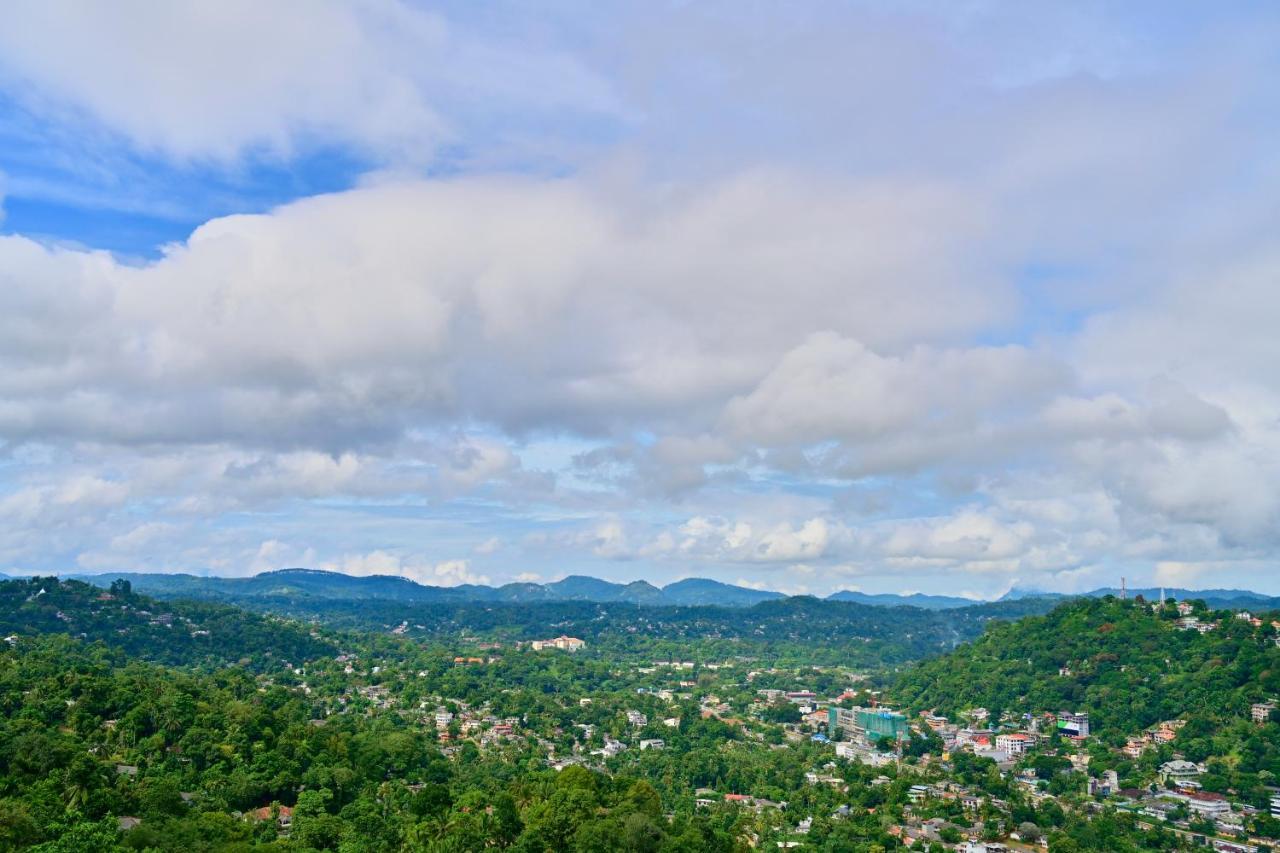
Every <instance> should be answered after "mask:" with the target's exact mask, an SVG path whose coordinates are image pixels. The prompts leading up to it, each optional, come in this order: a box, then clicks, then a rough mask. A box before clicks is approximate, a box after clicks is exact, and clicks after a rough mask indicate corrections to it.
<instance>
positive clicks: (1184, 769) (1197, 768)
mask: <svg viewBox="0 0 1280 853" xmlns="http://www.w3.org/2000/svg"><path fill="white" fill-rule="evenodd" d="M1202 773H1204V766H1203V765H1200V764H1196V763H1194V762H1191V761H1183V760H1182V759H1175V760H1173V761H1166V762H1165V763H1164V764H1161V765H1160V781H1161V782H1163V783H1165V784H1168V783H1170V782H1173V783H1174V784H1177V783H1178V782H1181V781H1184V780H1192V781H1194V780H1195V779H1196V778H1197V777H1199V776H1200V774H1202Z"/></svg>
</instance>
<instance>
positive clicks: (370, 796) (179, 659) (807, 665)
mask: <svg viewBox="0 0 1280 853" xmlns="http://www.w3.org/2000/svg"><path fill="white" fill-rule="evenodd" d="M1035 606H1041V607H1042V606H1043V602H1040V603H1038V604H1035V605H1029V604H1027V603H1018V602H1012V603H1007V604H1004V605H999V606H997V605H988V606H986V607H984V608H961V609H957V610H952V611H946V612H930V611H925V610H918V609H913V608H873V607H866V606H862V605H857V604H847V603H839V602H820V601H815V600H813V599H802V598H801V599H788V600H780V601H769V602H763V603H760V604H757V605H755V606H753V607H750V608H733V609H730V608H643V609H637V608H636V607H634V606H633V605H626V604H610V605H602V604H598V603H590V602H559V603H541V604H537V605H531V606H529V607H527V608H512V607H508V606H504V605H493V604H490V605H484V606H477V605H475V604H465V605H463V604H457V605H443V606H442V605H430V606H426V605H420V604H419V605H413V606H410V605H405V604H403V603H396V602H387V601H369V600H362V601H348V602H341V601H329V602H327V603H326V605H325V609H324V612H319V608H318V606H317V611H316V612H312V611H311V610H308V609H303V610H301V611H299V612H297V613H296V614H295V615H298V616H305V617H306V621H297V620H294V619H291V618H288V617H287V616H285V615H281V614H280V613H276V614H265V613H255V612H250V611H247V610H244V609H240V608H237V607H234V606H230V605H226V604H219V603H211V602H189V601H180V600H174V601H157V600H154V599H151V598H148V597H146V596H142V595H139V594H137V593H135V592H134V591H133V590H132V589H131V587H130V585H129V584H128V583H127V582H126V581H123V580H122V581H118V582H116V583H113V584H111V585H110V587H109V588H107V589H103V588H100V587H94V586H90V585H87V584H84V583H80V582H77V581H63V582H59V581H57V580H56V579H53V578H36V579H32V580H30V581H10V582H5V583H0V625H3V626H4V631H5V632H6V636H5V640H4V642H3V643H0V849H25V848H30V849H35V850H39V851H43V853H54V851H57V853H64V851H66V853H70V851H84V850H93V851H127V850H157V851H187V850H195V851H211V852H212V851H219V853H230V852H231V851H243V850H250V849H253V850H258V849H262V850H279V851H321V850H336V851H343V853H391V851H404V850H408V851H470V850H486V849H508V850H517V851H529V853H532V851H583V853H586V851H607V850H636V851H655V853H658V852H659V851H661V853H675V851H704V850H706V851H735V853H738V851H745V850H748V849H752V848H762V847H774V846H775V845H776V844H779V843H781V844H788V845H798V846H803V847H804V848H805V849H819V850H828V851H849V853H884V851H890V850H894V849H898V848H900V847H902V846H903V835H902V833H903V832H904V831H907V830H908V829H909V827H924V826H929V827H933V830H932V831H933V833H934V840H933V841H928V840H926V841H924V842H922V844H921V845H918V847H922V848H923V849H926V850H929V851H938V850H944V849H951V847H952V846H954V844H955V843H957V842H958V841H959V840H960V839H961V838H962V836H963V835H965V834H967V835H968V836H969V837H975V834H977V836H980V837H983V838H987V839H993V840H994V839H1006V838H1007V837H1008V836H1009V834H1010V833H1014V832H1017V833H1019V834H1020V835H1021V836H1022V837H1026V838H1032V837H1033V836H1043V837H1046V838H1048V839H1049V841H1050V850H1051V851H1053V853H1058V851H1068V852H1069V851H1082V850H1114V851H1147V850H1151V851H1155V850H1173V849H1181V848H1182V847H1184V846H1186V845H1187V844H1189V842H1188V841H1187V840H1186V839H1185V838H1182V837H1180V836H1178V835H1176V834H1174V833H1172V832H1170V831H1169V830H1167V829H1165V828H1163V827H1157V826H1151V825H1149V824H1146V823H1143V821H1142V820H1141V819H1140V817H1139V816H1138V815H1137V814H1136V813H1133V812H1124V811H1114V810H1112V809H1111V808H1110V807H1107V808H1105V809H1102V810H1098V809H1096V808H1092V806H1091V804H1089V803H1087V802H1085V801H1084V800H1083V799H1082V798H1081V797H1080V796H1079V794H1078V793H1075V792H1078V791H1079V790H1080V788H1081V785H1082V781H1081V780H1082V779H1083V777H1080V778H1076V776H1075V775H1074V774H1073V773H1072V772H1070V768H1066V769H1064V768H1063V767H1062V766H1061V765H1063V764H1064V761H1063V759H1061V758H1058V757H1053V754H1052V752H1050V753H1048V754H1046V755H1045V756H1036V757H1035V758H1034V760H1033V759H1031V758H1028V759H1027V760H1026V762H1025V766H1024V768H1023V770H1022V771H1019V772H1021V773H1023V774H1030V779H1031V780H1032V782H1033V783H1035V784H1033V785H1032V786H1030V787H1028V786H1027V785H1026V784H1024V783H1025V782H1026V781H1027V779H1026V778H1022V779H1015V777H1014V776H1013V775H1011V774H1010V773H1008V772H1001V771H1000V770H999V769H998V768H997V765H996V764H995V763H994V762H993V761H992V760H991V759H990V758H985V757H979V756H976V755H972V754H969V753H965V752H958V753H954V754H953V755H952V756H951V757H950V758H949V759H948V760H947V761H945V762H944V761H940V760H939V759H940V756H941V755H942V753H943V748H942V744H941V741H939V740H938V738H937V737H936V736H934V735H933V734H932V733H931V732H930V731H929V729H927V728H926V727H918V729H917V731H915V732H913V733H912V734H911V736H910V737H909V738H908V739H907V740H906V741H905V742H904V743H903V744H902V745H901V748H900V755H899V756H898V758H897V760H896V761H890V762H889V763H887V764H886V763H885V762H883V761H880V762H871V763H865V762H863V761H861V760H853V761H835V760H833V759H834V758H835V754H834V751H833V746H832V744H831V743H829V742H828V741H829V739H830V738H838V737H839V733H838V732H836V731H830V730H828V729H827V728H826V726H825V722H824V721H825V712H822V713H819V714H817V716H818V717H821V718H822V720H821V721H815V720H813V719H809V720H807V721H806V719H805V717H804V716H803V714H802V713H801V711H800V710H799V709H798V707H797V705H796V704H794V703H793V702H792V701H789V700H788V699H787V698H785V697H784V696H783V695H782V694H785V693H786V692H787V691H799V694H798V695H801V696H803V695H820V696H826V697H833V698H832V699H831V700H830V701H832V702H833V703H834V702H837V701H838V702H840V703H842V704H844V705H846V706H848V705H851V704H854V703H858V702H863V703H865V702H874V701H876V700H877V696H878V697H879V699H880V700H882V701H897V702H900V703H902V704H903V705H905V706H907V707H908V708H909V709H911V710H912V711H919V710H924V709H934V710H939V711H943V712H946V713H952V714H954V713H957V712H959V711H963V710H965V709H966V708H968V707H971V706H973V705H979V704H980V705H984V706H986V707H988V708H990V709H992V711H993V712H994V714H995V715H996V717H999V716H1000V712H1001V711H1007V712H1009V713H1008V714H1007V715H1006V716H1009V717H1010V718H1014V719H1016V718H1017V717H1018V716H1019V715H1020V714H1022V713H1034V712H1040V711H1045V710H1060V709H1062V708H1067V707H1069V708H1073V709H1078V710H1087V711H1089V712H1090V713H1091V714H1092V715H1093V717H1094V719H1095V720H1096V721H1097V726H1098V728H1099V731H1100V732H1101V737H1100V738H1098V739H1097V742H1096V743H1094V744H1091V745H1090V747H1089V748H1090V750H1091V751H1093V753H1094V757H1095V763H1094V764H1093V765H1092V766H1091V767H1090V773H1092V774H1094V775H1095V776H1096V775H1097V774H1098V773H1100V772H1102V771H1103V770H1106V769H1112V768H1114V769H1116V770H1117V771H1118V772H1119V773H1120V774H1122V775H1123V777H1124V778H1125V779H1126V781H1127V782H1128V781H1131V780H1133V783H1134V784H1139V783H1140V782H1141V781H1144V780H1146V779H1148V778H1150V775H1151V773H1152V772H1154V766H1155V764H1154V763H1155V762H1157V761H1160V760H1167V759H1168V758H1169V757H1170V756H1171V755H1172V752H1171V750H1172V749H1173V748H1175V747H1176V748H1177V749H1178V750H1180V751H1181V752H1182V753H1185V754H1186V755H1188V756H1190V757H1192V758H1195V759H1197V760H1199V759H1201V758H1203V759H1204V760H1205V761H1206V762H1207V764H1208V766H1209V770H1210V772H1208V773H1206V775H1205V776H1204V784H1205V788H1206V790H1222V791H1238V792H1241V796H1242V797H1243V798H1244V799H1245V800H1246V801H1250V802H1255V803H1259V804H1265V801H1266V797H1267V790H1266V785H1267V784H1269V783H1270V782H1271V781H1273V780H1274V779H1275V778H1276V777H1275V775H1274V774H1276V773H1277V772H1280V736H1278V735H1277V732H1280V724H1269V725H1267V726H1255V725H1252V724H1250V723H1249V722H1248V721H1247V715H1248V709H1249V703H1250V702H1252V701H1254V700H1257V699H1259V698H1262V697H1264V696H1267V695H1271V691H1272V690H1273V689H1274V687H1275V686H1277V685H1274V684H1273V682H1274V680H1275V676H1274V673H1275V672H1276V668H1275V664H1276V663H1277V662H1278V661H1277V660H1276V654H1277V652H1278V651H1280V650H1277V649H1276V647H1275V644H1274V642H1273V640H1272V635H1273V634H1274V629H1272V628H1271V627H1270V623H1266V624H1265V625H1264V626H1259V625H1255V624H1253V623H1252V622H1249V621H1245V620H1241V619H1236V618H1234V617H1232V616H1231V614H1219V613H1213V612H1210V611H1208V610H1206V609H1205V608H1204V607H1203V606H1201V607H1199V608H1198V609H1197V611H1196V612H1197V614H1198V615H1199V616H1200V617H1201V618H1203V619H1205V620H1209V619H1215V620H1218V622H1219V623H1220V630H1218V631H1216V632H1214V633H1211V634H1204V635H1202V634H1200V633H1198V632H1196V631H1179V630H1177V628H1176V627H1175V622H1174V620H1175V619H1176V618H1177V617H1178V615H1179V614H1178V613H1177V611H1176V610H1173V609H1171V608H1166V609H1165V610H1157V611H1153V610H1152V609H1151V608H1149V607H1147V606H1144V605H1139V604H1135V603H1133V602H1119V601H1115V600H1109V599H1108V600H1081V601H1072V602H1067V603H1064V604H1062V605H1060V606H1059V607H1058V608H1057V609H1055V610H1053V611H1052V612H1051V613H1049V614H1047V615H1042V616H1032V617H1029V618H1026V619H1023V620H1021V621H1018V622H1005V621H1003V620H1002V619H1000V618H997V617H998V616H1005V617H1011V616H1014V615H1016V613H1017V608H1027V607H1035ZM399 608H409V609H405V610H401V609H399ZM287 609H288V608H284V607H282V608H281V610H282V611H287ZM964 611H968V612H964ZM957 616H958V617H959V621H956V617H957ZM396 617H400V618H399V621H396ZM408 619H415V620H418V621H416V622H408ZM362 626H363V627H365V628H369V627H372V628H373V630H360V628H361V627H362ZM415 626H421V627H415ZM960 630H963V632H964V634H966V635H970V636H972V635H976V634H977V633H978V632H980V631H985V633H983V634H982V635H981V637H980V638H979V639H977V640H976V641H974V642H972V643H969V644H965V645H961V646H960V647H959V648H957V649H954V650H952V651H949V652H946V653H944V654H942V655H940V656H936V657H933V658H931V659H929V660H926V661H924V662H923V663H920V664H919V665H909V664H906V663H905V662H906V661H909V660H910V659H911V658H912V657H913V656H919V655H927V654H934V655H937V653H938V650H939V649H942V648H951V647H952V646H953V645H954V644H955V643H956V642H957V638H956V636H955V633H956V632H958V631H960ZM562 631H567V632H571V633H577V634H579V635H580V636H582V637H583V638H585V639H586V640H587V643H588V646H587V648H586V649H584V650H582V651H581V652H578V653H576V654H568V653H565V652H554V651H553V652H538V651H534V650H533V649H532V648H531V647H530V646H529V645H528V644H527V643H524V642H522V641H523V640H526V639H528V638H530V637H536V636H547V635H550V634H552V633H559V632H562ZM832 659H838V660H839V662H838V663H835V664H832V663H830V661H831V660H832ZM1068 671H1069V672H1070V675H1069V676H1068V675H1061V674H1058V673H1060V672H1063V673H1065V672H1068ZM876 687H883V688H884V690H885V692H884V693H880V694H877V693H874V692H872V691H873V690H874V689H875V688H876ZM805 691H807V693H806V692H805ZM1175 715H1183V716H1186V717H1187V718H1188V722H1187V724H1186V725H1185V727H1184V728H1183V729H1182V731H1181V732H1180V733H1179V740H1178V742H1177V743H1175V744H1173V745H1172V746H1169V747H1165V748H1163V750H1164V751H1163V752H1160V753H1158V754H1153V755H1151V756H1145V757H1143V758H1142V759H1140V760H1135V761H1130V762H1126V761H1124V760H1121V759H1117V757H1116V753H1115V750H1114V746H1115V745H1116V744H1117V743H1123V741H1124V737H1125V735H1126V734H1127V733H1129V732H1131V731H1133V730H1135V729H1137V728H1140V727H1142V726H1146V725H1149V724H1150V723H1151V722H1153V721H1157V720H1160V719H1163V718H1166V717H1169V716H1175ZM828 736H829V737H828ZM646 744H647V745H648V746H646ZM655 744H656V746H655ZM1051 745H1052V744H1051ZM884 748H888V749H893V748H895V747H894V746H892V745H890V746H886V747H884ZM865 755H866V756H868V757H873V756H871V753H865ZM1223 756H1229V757H1230V760H1226V759H1224V758H1223ZM1036 785H1038V786H1040V789H1037V787H1036ZM922 788H924V789H928V790H933V791H943V790H948V789H949V790H951V791H952V793H951V794H949V795H948V796H946V797H940V798H936V799H929V800H926V801H921V800H920V799H919V797H918V793H917V792H918V789H922ZM1050 794H1052V796H1049V795H1050ZM961 795H963V796H961ZM1092 805H1097V804H1092ZM1258 821H1259V822H1258V826H1259V828H1260V829H1261V830H1263V831H1265V830H1267V828H1268V827H1267V825H1266V824H1265V819H1264V818H1259V819H1258ZM1276 828H1277V829H1278V830H1280V825H1278V826H1277V827H1276ZM912 831H915V830H912ZM1277 834H1278V835H1280V833H1277Z"/></svg>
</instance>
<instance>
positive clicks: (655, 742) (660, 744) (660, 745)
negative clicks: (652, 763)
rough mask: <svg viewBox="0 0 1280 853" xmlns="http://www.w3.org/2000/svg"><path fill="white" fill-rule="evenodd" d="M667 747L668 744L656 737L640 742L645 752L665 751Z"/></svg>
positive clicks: (641, 748)
mask: <svg viewBox="0 0 1280 853" xmlns="http://www.w3.org/2000/svg"><path fill="white" fill-rule="evenodd" d="M666 746H667V744H666V743H665V742H664V741H663V740H662V739H661V738H656V737H655V738H649V739H647V740H642V741H640V750H641V751H644V750H646V749H665V748H666Z"/></svg>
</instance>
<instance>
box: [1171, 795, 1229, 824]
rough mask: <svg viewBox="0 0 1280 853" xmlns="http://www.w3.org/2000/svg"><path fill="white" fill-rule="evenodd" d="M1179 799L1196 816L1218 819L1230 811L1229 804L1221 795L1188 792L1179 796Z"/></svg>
mask: <svg viewBox="0 0 1280 853" xmlns="http://www.w3.org/2000/svg"><path fill="white" fill-rule="evenodd" d="M1179 798H1180V799H1182V800H1184V801H1185V802H1186V804H1187V808H1189V809H1191V811H1193V812H1195V813H1196V814H1200V815H1204V816H1205V817H1207V818H1218V817H1222V816H1223V815H1225V814H1227V813H1229V812H1230V811H1231V803H1230V802H1228V801H1227V798H1226V797H1224V796H1222V795H1221V794H1213V793H1209V792H1208V791H1188V792H1187V793H1185V794H1180V795H1179Z"/></svg>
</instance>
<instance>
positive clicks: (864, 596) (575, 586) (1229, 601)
mask: <svg viewBox="0 0 1280 853" xmlns="http://www.w3.org/2000/svg"><path fill="white" fill-rule="evenodd" d="M70 577H72V578H74V579H76V580H83V581H87V582H89V583H93V584H96V585H98V586H107V585H109V584H110V582H111V581H113V580H115V579H116V578H123V579H125V580H128V581H129V582H130V583H131V584H132V586H133V588H134V589H135V590H136V591H138V592H141V593H145V594H148V595H158V596H162V597H166V598H178V597H181V598H199V599H217V600H234V599H245V598H264V597H272V598H319V599H342V600H362V599H380V600H391V601H401V602H421V603H437V602H438V603H459V602H507V603H525V602H543V601H593V602H625V603H629V604H637V605H648V606H659V607H660V606H704V605H717V606H721V607H750V606H752V605H754V604H759V603H760V602H762V601H772V600H776V599H782V598H787V596H786V595H785V594H783V593H781V592H774V591H771V590H760V589H751V588H748V587H743V586H735V585H733V584H727V583H722V582H720V581H716V580H711V579H709V578H687V579H685V580H680V581H676V582H674V583H670V584H667V585H666V586H663V587H657V586H654V585H653V584H651V583H649V582H648V581H642V580H641V581H632V582H631V583H625V584H624V583H614V582H612V581H606V580H601V579H599V578H593V577H587V576H585V575H571V576H569V577H567V578H564V579H563V580H558V581H554V582H552V583H546V584H537V583H509V584H505V585H503V586H496V587H494V586H484V585H479V584H462V585H460V586H430V585H426V584H420V583H417V582H416V581H412V580H409V579H408V578H402V577H394V576H390V575H367V576H360V577H355V576H352V575H345V574H342V573H340V572H331V571H324V570H321V569H280V570H277V571H270V572H263V573H261V574H257V575H253V576H252V577H243V578H223V577H201V576H197V575H190V574H161V573H130V572H124V573H119V572H113V573H108V574H99V575H84V574H78V575H71V576H70ZM1164 592H1165V594H1166V596H1168V597H1169V598H1176V599H1180V600H1181V599H1188V598H1198V599H1203V600H1204V601H1205V602H1206V603H1208V604H1210V605H1211V606H1215V607H1226V608H1249V607H1251V608H1256V609H1260V610H1262V609H1277V608H1280V598H1273V597H1271V596H1266V595H1263V594H1261V593H1257V592H1251V591H1248V590H1234V589H1210V590H1188V589H1179V588H1168V589H1166V590H1165V591H1164ZM1119 594H1120V590H1118V589H1112V588H1103V589H1097V590H1093V591H1090V592H1086V593H1080V594H1079V595H1080V596H1087V597H1095V598H1097V597H1103V596H1106V595H1119ZM1128 595H1129V596H1130V597H1136V596H1139V595H1141V596H1143V597H1145V598H1147V599H1148V600H1155V599H1158V598H1159V597H1160V590H1159V589H1132V590H1128ZM1071 597H1074V596H1070V595H1065V594H1063V593H1051V592H1043V591H1039V590H1031V589H1021V588H1017V587H1015V588H1014V589H1012V590H1010V591H1009V592H1008V593H1007V594H1005V595H1004V596H1003V597H1002V598H1001V599H1000V600H1001V601H1017V600H1022V599H1027V598H1045V599H1059V598H1071ZM827 598H828V600H830V601H848V602H855V603H858V604H868V605H874V606H880V607H902V606H907V607H917V608H920V609H924V610H949V609H953V608H959V607H969V606H971V605H974V604H980V603H982V602H978V601H974V600H972V599H968V598H961V597H958V596H948V595H925V594H921V593H913V594H910V595H895V594H891V593H879V594H872V593H864V592H859V591H854V590H842V591H840V592H836V593H832V594H831V595H829V596H827Z"/></svg>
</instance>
